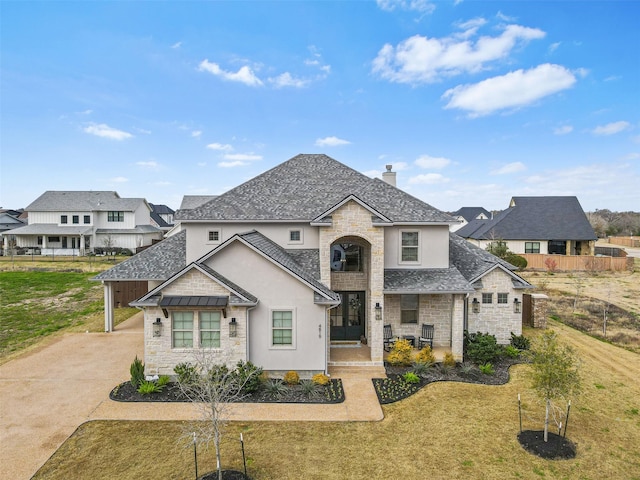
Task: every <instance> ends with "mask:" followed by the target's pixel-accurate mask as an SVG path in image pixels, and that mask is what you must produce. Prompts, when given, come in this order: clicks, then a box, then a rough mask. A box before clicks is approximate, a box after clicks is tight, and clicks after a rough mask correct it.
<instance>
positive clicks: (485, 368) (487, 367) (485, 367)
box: [478, 362, 495, 375]
mask: <svg viewBox="0 0 640 480" xmlns="http://www.w3.org/2000/svg"><path fill="white" fill-rule="evenodd" d="M478 368H479V369H480V371H481V372H482V373H484V374H485V375H493V374H494V373H495V370H494V368H493V365H492V364H491V363H490V362H487V363H484V364H482V365H478Z"/></svg>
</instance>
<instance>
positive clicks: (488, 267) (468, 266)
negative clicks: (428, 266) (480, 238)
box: [449, 232, 531, 288]
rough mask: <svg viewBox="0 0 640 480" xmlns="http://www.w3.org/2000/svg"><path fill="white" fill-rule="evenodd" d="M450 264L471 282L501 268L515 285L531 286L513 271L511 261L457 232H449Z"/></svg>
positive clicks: (521, 286)
mask: <svg viewBox="0 0 640 480" xmlns="http://www.w3.org/2000/svg"><path fill="white" fill-rule="evenodd" d="M449 264H450V265H452V266H455V267H456V268H457V269H458V271H459V272H460V273H461V274H462V275H463V276H464V278H465V279H466V280H467V281H468V282H469V283H472V284H473V283H475V282H477V281H478V280H479V279H481V278H482V277H484V276H485V275H486V274H488V273H489V272H491V271H493V270H494V269H496V268H500V269H501V270H503V271H504V272H506V273H507V274H508V275H510V276H511V278H512V280H513V281H514V286H515V287H520V288H530V287H531V284H530V283H529V282H527V281H526V280H524V279H523V278H521V277H520V276H518V275H516V274H515V273H513V270H515V269H516V267H514V266H513V265H511V264H510V263H509V262H506V261H504V260H502V259H501V258H498V257H496V256H495V255H493V254H491V253H489V252H487V251H486V250H483V249H482V248H480V247H477V246H475V245H473V244H471V243H469V242H468V241H466V240H465V239H464V238H462V237H460V236H459V235H457V234H456V233H453V232H450V233H449Z"/></svg>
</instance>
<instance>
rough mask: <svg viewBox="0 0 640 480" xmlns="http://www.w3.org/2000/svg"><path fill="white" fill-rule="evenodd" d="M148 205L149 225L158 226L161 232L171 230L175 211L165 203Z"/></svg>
mask: <svg viewBox="0 0 640 480" xmlns="http://www.w3.org/2000/svg"><path fill="white" fill-rule="evenodd" d="M149 206H150V207H151V213H150V217H151V225H153V226H154V227H158V228H159V229H160V230H162V231H163V232H168V231H169V230H171V228H173V215H174V214H175V211H174V210H173V209H171V208H170V207H167V206H166V205H158V204H155V203H150V204H149Z"/></svg>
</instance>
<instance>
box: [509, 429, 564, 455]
mask: <svg viewBox="0 0 640 480" xmlns="http://www.w3.org/2000/svg"><path fill="white" fill-rule="evenodd" d="M518 441H519V442H520V445H522V447H523V448H524V449H525V450H526V451H527V452H529V453H533V454H534V455H537V456H539V457H541V458H544V459H546V460H567V459H570V458H575V456H576V446H575V444H574V443H573V442H572V441H571V440H567V439H566V438H564V437H561V436H560V435H557V434H555V433H551V432H549V433H548V434H547V441H546V442H545V441H544V431H542V430H524V431H523V432H521V433H519V434H518Z"/></svg>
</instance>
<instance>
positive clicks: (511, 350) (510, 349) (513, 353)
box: [502, 345, 520, 358]
mask: <svg viewBox="0 0 640 480" xmlns="http://www.w3.org/2000/svg"><path fill="white" fill-rule="evenodd" d="M502 352H503V353H504V355H505V356H506V357H509V358H518V357H519V356H520V350H518V349H517V348H516V347H514V346H513V345H505V346H504V348H503V349H502Z"/></svg>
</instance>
